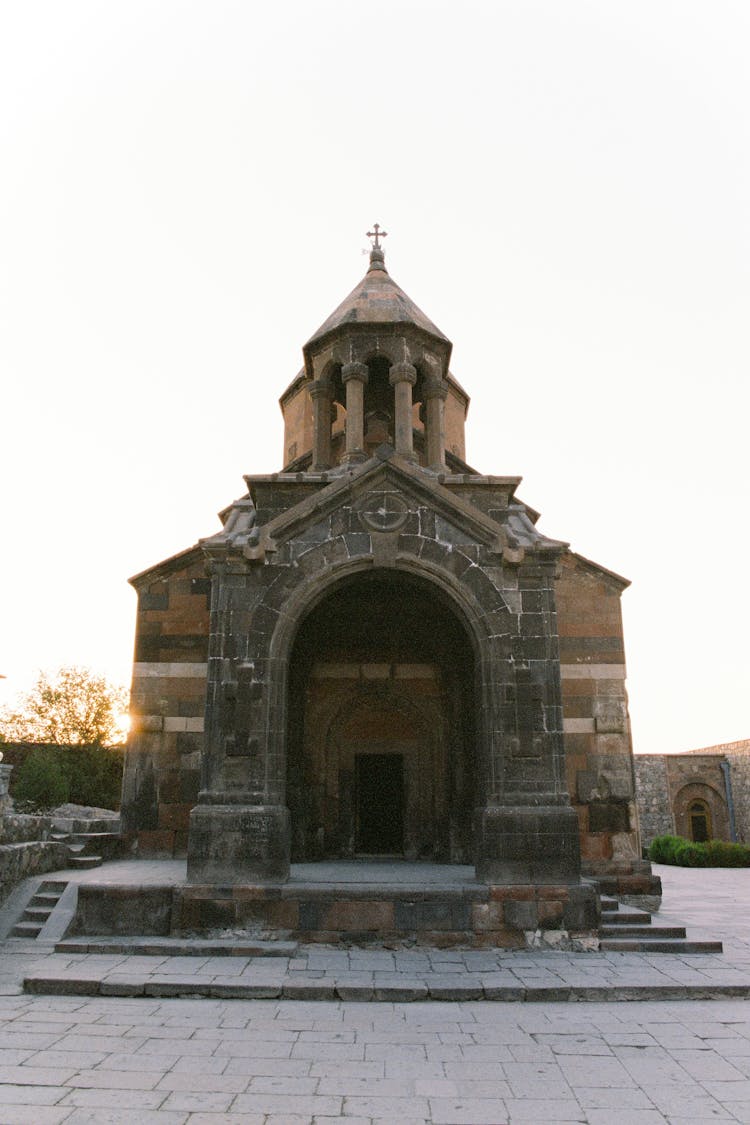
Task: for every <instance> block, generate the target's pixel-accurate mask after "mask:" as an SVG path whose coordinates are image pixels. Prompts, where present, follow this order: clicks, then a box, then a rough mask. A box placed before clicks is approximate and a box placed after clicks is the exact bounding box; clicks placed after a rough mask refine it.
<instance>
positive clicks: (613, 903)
mask: <svg viewBox="0 0 750 1125" xmlns="http://www.w3.org/2000/svg"><path fill="white" fill-rule="evenodd" d="M601 904H602V910H617V909H618V907H619V905H620V904H619V902H618V901H617V899H616V898H611V896H610V895H602V896H601Z"/></svg>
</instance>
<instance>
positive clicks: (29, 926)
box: [10, 879, 68, 938]
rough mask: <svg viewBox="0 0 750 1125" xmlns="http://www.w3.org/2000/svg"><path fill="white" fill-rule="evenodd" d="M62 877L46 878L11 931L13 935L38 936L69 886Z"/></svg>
mask: <svg viewBox="0 0 750 1125" xmlns="http://www.w3.org/2000/svg"><path fill="white" fill-rule="evenodd" d="M67 885H68V884H67V882H64V881H63V880H62V879H45V881H44V882H43V883H40V884H39V887H38V888H37V890H36V891H35V893H34V895H33V896H32V898H31V899H30V901H29V903H28V904H27V906H26V908H25V909H24V912H23V915H22V916H21V919H20V921H18V922H16V924H15V926H13V929H12V930H11V931H10V936H11V937H24V938H36V937H38V936H39V934H40V933H41V931H42V929H43V927H44V924H45V922H46V921H47V919H48V918H49V916H50V914H51V913H52V911H53V910H54V909H55V907H56V906H57V904H58V902H59V901H60V898H61V897H62V893H63V891H64V890H65V888H66V887H67Z"/></svg>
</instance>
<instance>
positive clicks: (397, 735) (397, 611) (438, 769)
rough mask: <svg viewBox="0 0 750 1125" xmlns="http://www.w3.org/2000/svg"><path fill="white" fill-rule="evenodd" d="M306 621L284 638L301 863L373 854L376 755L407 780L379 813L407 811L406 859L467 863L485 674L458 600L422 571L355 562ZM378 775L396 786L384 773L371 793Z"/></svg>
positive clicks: (290, 777) (291, 800)
mask: <svg viewBox="0 0 750 1125" xmlns="http://www.w3.org/2000/svg"><path fill="white" fill-rule="evenodd" d="M297 618H298V619H297V621H296V628H294V629H293V630H292V629H291V628H288V629H287V632H288V634H289V635H288V637H287V640H286V644H285V646H284V647H285V649H286V651H287V658H286V660H285V661H284V662H283V663H284V664H285V665H286V684H285V691H286V699H287V707H286V714H287V724H286V729H285V731H283V732H280V733H281V734H282V737H283V742H284V762H285V775H286V800H287V804H288V806H289V808H290V811H291V816H292V849H293V851H292V856H293V859H296V860H298V861H303V860H306V859H318V858H323V857H328V858H330V857H336V856H338V857H352V856H354V855H357V854H360V853H362V852H363V850H364V851H366V852H369V851H373V850H374V851H375V853H377V851H378V849H377V847H375V848H374V849H373V847H372V846H366V842H363V837H362V833H361V825H359V824H358V822H357V809H358V807H359V805H358V802H360V804H361V790H360V788H359V787H360V786H361V785H362V784H364V782H363V781H362V777H361V776H360V775H362V776H364V773H369V774H372V773H373V770H372V769H371V768H370V767H374V766H378V763H380V767H379V768H381V767H382V769H383V770H385V773H386V774H393V772H394V771H393V769H392V767H394V766H396V765H398V771H397V772H398V773H399V774H400V776H401V777H402V791H401V797H400V798H399V799H400V800H401V801H402V810H401V812H395V811H394V809H391V812H390V813H384V823H385V820H386V819H388V817H390V818H391V820H392V819H393V818H394V817H397V816H403V825H402V831H400V832H397V833H396V835H397V837H399V838H400V839H401V840H402V845H401V848H402V850H401V852H400V853H397V854H403V855H405V856H407V857H408V858H410V859H419V858H422V859H428V858H429V859H434V860H440V861H442V862H449V861H450V862H461V863H466V862H471V858H472V847H473V841H472V829H471V822H472V813H473V809H474V806H475V804H476V801H477V789H478V785H479V771H480V762H479V758H480V755H479V753H478V748H479V746H480V745H481V742H482V734H481V730H480V729H479V728H480V727H481V715H482V709H481V707H479V706H478V705H477V699H478V696H479V694H480V692H481V676H480V675H479V674H478V665H479V663H480V662H479V660H478V652H479V648H478V646H477V638H476V636H475V635H473V630H471V629H470V628H469V627H468V624H467V621H466V618H465V616H464V614H463V613H462V612H461V610H459V609H457V607H456V604H455V601H454V600H453V599H452V598H451V597H450V596H449V595H448V594H447V593H446V591H445V589H443V588H441V587H440V586H439V585H438V584H437V583H435V582H432V581H430V580H429V579H426V578H425V576H424V574H421V575H417V574H414V573H410V572H409V570H408V569H406V568H395V567H394V568H375V567H372V566H370V567H360V568H357V569H355V570H353V571H352V570H350V571H349V572H348V573H345V574H343V575H339V576H338V580H337V581H334V582H329V583H327V584H326V589H325V590H323V591H320V590H318V591H316V592H315V596H314V597H312V598H311V599H310V601H309V602H308V604H307V606H305V607H304V611H302V612H300V613H299V614H298V615H297ZM276 666H277V667H278V664H277V665H276ZM478 717H479V718H478ZM365 765H367V766H368V770H367V771H364V768H363V767H364V766H365ZM386 767H387V768H386ZM381 783H382V785H383V786H385V785H387V784H390V782H388V781H387V778H386V776H385V774H384V775H383V777H382V779H381V782H379V781H378V778H377V776H375V781H374V782H373V781H370V782H368V784H375V786H376V789H375V790H374V791H373V795H372V799H377V796H378V786H379V785H380V784H381ZM368 800H370V798H368ZM394 807H395V806H394ZM388 839H389V840H390V839H392V837H388ZM383 849H384V852H386V853H388V854H391V850H392V847H391V844H388V843H385V842H384V843H383Z"/></svg>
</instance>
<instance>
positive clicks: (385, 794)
mask: <svg viewBox="0 0 750 1125" xmlns="http://www.w3.org/2000/svg"><path fill="white" fill-rule="evenodd" d="M354 784H355V805H356V815H357V835H356V844H355V847H356V850H357V851H358V852H359V853H360V854H363V855H402V854H403V851H404V759H403V755H401V754H357V756H356V759H355V782H354Z"/></svg>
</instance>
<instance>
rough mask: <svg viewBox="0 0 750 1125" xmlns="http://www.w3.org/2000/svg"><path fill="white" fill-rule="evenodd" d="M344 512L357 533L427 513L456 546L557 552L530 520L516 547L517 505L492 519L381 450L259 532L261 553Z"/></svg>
mask: <svg viewBox="0 0 750 1125" xmlns="http://www.w3.org/2000/svg"><path fill="white" fill-rule="evenodd" d="M343 508H349V509H351V508H354V509H355V510H356V511H357V513H358V517H359V521H360V523H361V525H362V527H361V529H362V530H365V531H369V532H372V533H382V534H387V533H389V532H397V531H399V532H400V531H401V530H403V529H404V528H405V526H406V524H407V521H408V517H409V515H410V514H411V513H413V512H416V511H418V510H420V509H427V510H429V511H430V512H432V513H434V515H435V518H436V520H437V521H439V522H438V524H437V531H436V534H437V536H438V537H439V538H440V537H442V536H444V537H445V538H446V539H447V540H448V541H449V542H451V543H454V544H455V545H459V544H461V543H467V544H468V543H474V544H479V545H482V546H483V547H485V548H489V549H490V550H493V551H497V552H498V553H499V554H500V553H505V554H506V555H507V553H508V551H511V552H513V550H514V549H518V548H521V547H523V548H526V549H528V548H529V547H536V548H538V549H544V548H547V549H553V550H556V549H557V550H559V549H560V548H561V547H562V546H563V544H558V543H557V542H556V541H554V540H548V539H545V538H544V537H543V536H541V535H540V534H539V533H538V532H537V531H536V530H535V528H534V527H533V524H532V523H531V522H530V521H529V520H525V526H524V528H523V532H524V540H525V541H524V542H521V541H520V538H519V527H520V524H519V507H518V505H512V506H510V507H509V509H508V511H507V515H506V514H504V515H503V518H493V517H491V516H489V515H487V514H485V513H484V512H482V511H481V510H480V509H479V508H477V507H476V506H475V505H474V504H472V503H471V502H470V501H468V500H465V499H463V498H462V497H460V496H457V495H455V494H454V493H453V492H452V491H451V489H450V487H448V486H446V485H445V484H443V483H441V481H440V480H439V479H438V477H437V476H436V475H435V474H432V473H428V472H425V471H424V469H422V468H421V467H419V466H417V465H414V464H413V463H411V462H409V461H407V460H406V459H405V458H403V457H400V456H399V455H398V454H396V453H395V452H394V451H393V450H391V449H389V448H387V447H385V448H381V450H379V451H378V452H377V453H376V455H375V456H374V457H372V458H370V459H369V460H368V461H366V462H364V463H363V464H361V465H357V466H356V467H353V468H351V469H350V470H349V471H347V472H346V473H342V474H341V475H338V476H336V477H335V478H333V479H332V480H330V481H328V482H327V483H325V484H323V486H322V487H321V488H320V490H319V491H316V492H315V493H314V494H313V495H312V496H307V497H305V499H304V500H302V501H300V502H299V503H297V504H295V505H294V506H293V507H290V508H289V509H287V510H286V511H284V512H282V513H280V514H279V515H278V516H276V517H275V518H274V519H272V520H271V521H270V522H269V523H268V524H266V525H265V526H264V527H261V528H259V532H260V538H261V543H262V547H263V549H264V550H269V549H271V550H272V549H274V547H278V546H281V545H282V544H284V543H286V542H289V541H290V540H293V539H297V538H303V537H305V535H306V532H308V531H309V529H311V528H313V527H316V526H317V525H320V524H321V523H323V522H324V521H325V520H327V519H328V518H329V517H330V515H331V514H332V513H333V512H335V511H336V510H337V509H343ZM441 530H442V536H441Z"/></svg>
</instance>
